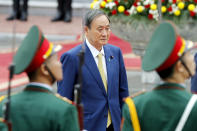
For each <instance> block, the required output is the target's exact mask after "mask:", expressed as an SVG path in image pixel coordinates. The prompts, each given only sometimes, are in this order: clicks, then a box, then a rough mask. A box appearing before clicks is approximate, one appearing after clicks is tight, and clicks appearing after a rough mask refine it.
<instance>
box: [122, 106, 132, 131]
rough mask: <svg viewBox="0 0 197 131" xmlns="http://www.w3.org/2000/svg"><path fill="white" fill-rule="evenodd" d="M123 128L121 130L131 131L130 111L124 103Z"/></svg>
mask: <svg viewBox="0 0 197 131" xmlns="http://www.w3.org/2000/svg"><path fill="white" fill-rule="evenodd" d="M122 119H123V128H122V131H133V127H132V123H131V118H130V113H129V107H128V105H127V104H124V106H123V118H122Z"/></svg>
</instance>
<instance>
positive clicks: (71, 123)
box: [0, 83, 79, 131]
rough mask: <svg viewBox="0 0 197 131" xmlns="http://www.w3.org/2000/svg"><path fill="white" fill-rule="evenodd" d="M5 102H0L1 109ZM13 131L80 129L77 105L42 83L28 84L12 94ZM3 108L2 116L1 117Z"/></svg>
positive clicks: (64, 130)
mask: <svg viewBox="0 0 197 131" xmlns="http://www.w3.org/2000/svg"><path fill="white" fill-rule="evenodd" d="M4 102H5V101H2V102H1V103H0V109H2V106H3V104H4ZM10 108H11V112H10V117H11V122H12V127H13V131H78V130H79V127H78V119H77V112H76V108H75V106H73V105H72V103H71V102H70V101H69V100H66V99H65V98H64V99H62V97H59V96H58V97H57V96H56V95H55V94H53V93H52V91H51V90H49V89H47V88H45V87H44V86H41V85H31V83H30V84H29V85H27V86H26V88H25V89H24V91H22V92H20V93H18V94H14V95H12V96H11V107H10ZM2 113H3V112H2V110H1V111H0V116H2Z"/></svg>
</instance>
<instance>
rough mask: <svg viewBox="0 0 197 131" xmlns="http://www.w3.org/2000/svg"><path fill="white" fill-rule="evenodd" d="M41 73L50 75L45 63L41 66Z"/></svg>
mask: <svg viewBox="0 0 197 131" xmlns="http://www.w3.org/2000/svg"><path fill="white" fill-rule="evenodd" d="M40 72H41V74H42V75H45V76H46V75H49V72H48V70H47V69H46V65H45V63H43V64H41V66H40Z"/></svg>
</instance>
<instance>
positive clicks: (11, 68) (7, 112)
mask: <svg viewBox="0 0 197 131" xmlns="http://www.w3.org/2000/svg"><path fill="white" fill-rule="evenodd" d="M12 34H13V39H12V52H13V56H12V59H13V57H14V50H15V35H16V21H15V20H14V21H13V32H12ZM14 67H15V64H14V63H13V62H12V63H11V64H10V66H9V68H8V69H9V79H8V94H7V100H6V102H5V105H4V107H3V109H4V119H3V122H4V123H5V124H6V125H7V127H8V131H12V123H11V122H10V121H9V118H10V103H11V99H10V94H11V80H12V78H13V76H14Z"/></svg>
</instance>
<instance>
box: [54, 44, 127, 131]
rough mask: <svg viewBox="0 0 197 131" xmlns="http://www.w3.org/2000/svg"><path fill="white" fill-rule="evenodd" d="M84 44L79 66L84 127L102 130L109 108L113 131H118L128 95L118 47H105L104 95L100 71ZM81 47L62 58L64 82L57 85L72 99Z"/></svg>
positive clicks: (89, 130)
mask: <svg viewBox="0 0 197 131" xmlns="http://www.w3.org/2000/svg"><path fill="white" fill-rule="evenodd" d="M84 44H85V61H84V65H83V67H82V77H83V78H82V79H83V84H82V103H83V105H84V126H85V129H87V130H88V131H105V130H106V125H107V114H108V110H109V109H110V112H111V117H112V123H113V126H114V129H115V131H120V123H121V107H122V99H123V98H124V97H127V96H128V84H127V76H126V70H125V66H124V62H123V57H122V53H121V51H120V48H118V47H115V46H113V45H110V44H107V45H105V46H104V52H105V59H106V68H107V81H108V82H107V83H108V92H107V93H106V91H105V88H104V85H103V82H102V79H101V76H100V73H99V70H98V68H97V65H96V63H95V60H94V58H93V56H92V53H91V52H90V50H89V48H88V47H87V45H86V43H84ZM81 48H82V45H79V46H77V47H75V48H73V49H71V50H70V51H68V52H66V53H64V54H63V55H62V56H61V62H62V64H63V80H62V81H59V82H58V93H60V94H61V95H62V96H65V97H67V98H69V99H71V100H73V94H74V92H73V91H74V84H76V82H77V78H78V68H79V58H78V56H77V54H78V53H79V52H80V50H81Z"/></svg>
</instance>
